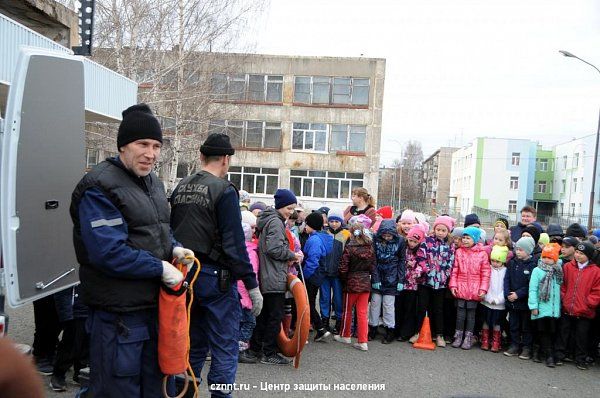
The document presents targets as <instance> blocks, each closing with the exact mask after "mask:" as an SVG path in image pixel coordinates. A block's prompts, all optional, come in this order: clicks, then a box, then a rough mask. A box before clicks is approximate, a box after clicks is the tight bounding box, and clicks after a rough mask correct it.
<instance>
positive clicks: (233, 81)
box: [211, 73, 283, 102]
mask: <svg viewBox="0 0 600 398" xmlns="http://www.w3.org/2000/svg"><path fill="white" fill-rule="evenodd" d="M211 85H212V93H213V96H214V97H215V99H217V100H219V99H220V100H234V101H251V102H282V100H283V76H282V75H255V74H249V75H245V74H229V75H228V74H224V73H213V75H212V80H211Z"/></svg>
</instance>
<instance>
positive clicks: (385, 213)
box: [377, 206, 394, 220]
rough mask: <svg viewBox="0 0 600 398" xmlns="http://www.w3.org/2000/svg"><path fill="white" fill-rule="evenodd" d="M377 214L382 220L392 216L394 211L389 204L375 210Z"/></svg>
mask: <svg viewBox="0 0 600 398" xmlns="http://www.w3.org/2000/svg"><path fill="white" fill-rule="evenodd" d="M377 214H379V215H380V216H381V218H383V219H384V220H387V219H390V218H392V217H393V216H394V211H393V210H392V207H391V206H383V207H381V208H379V210H377Z"/></svg>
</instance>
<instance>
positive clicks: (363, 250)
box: [240, 188, 600, 369]
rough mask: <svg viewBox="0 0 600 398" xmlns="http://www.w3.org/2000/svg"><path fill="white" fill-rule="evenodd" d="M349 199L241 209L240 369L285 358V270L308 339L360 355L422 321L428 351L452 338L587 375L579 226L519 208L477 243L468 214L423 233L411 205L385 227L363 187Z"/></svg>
mask: <svg viewBox="0 0 600 398" xmlns="http://www.w3.org/2000/svg"><path fill="white" fill-rule="evenodd" d="M352 200H353V204H352V206H349V207H348V208H347V209H345V210H343V209H328V208H320V209H318V210H316V211H314V212H312V213H309V214H305V210H304V209H303V208H302V207H301V206H300V205H298V203H297V200H296V197H295V196H294V194H293V193H292V192H291V191H289V190H284V189H280V190H278V191H277V193H276V194H275V206H274V207H273V208H265V207H261V208H258V207H255V208H254V209H253V211H252V212H250V209H252V206H250V205H249V204H248V205H247V210H246V209H243V211H242V223H243V226H244V231H245V233H246V239H247V241H248V244H247V248H248V253H249V256H250V259H251V260H252V263H253V265H254V266H255V270H257V276H258V278H259V283H260V285H261V290H262V293H263V295H264V297H265V305H264V308H263V312H262V313H261V315H260V316H259V317H258V320H254V319H251V317H252V315H251V314H249V312H248V311H244V316H243V319H242V324H241V326H240V351H241V353H240V361H241V362H252V363H253V362H257V361H259V360H260V361H261V362H262V363H267V364H287V363H289V360H288V359H287V358H285V357H283V356H281V355H280V354H277V350H276V342H275V337H276V336H277V334H278V333H279V331H280V329H281V324H282V321H283V324H284V331H285V332H286V333H290V326H291V328H292V329H293V320H288V321H285V320H284V307H285V305H284V303H285V290H286V289H285V283H286V275H287V273H289V272H292V273H298V271H300V272H299V274H300V276H301V277H302V278H303V280H304V283H305V285H306V289H307V295H308V301H309V305H310V314H311V323H312V327H313V328H314V330H315V331H316V334H315V336H314V340H315V341H327V338H328V337H329V336H330V335H331V334H333V338H334V340H335V341H338V342H341V343H344V344H351V343H352V337H355V338H356V342H355V343H354V344H353V346H354V347H355V348H357V349H359V350H362V351H367V350H368V342H369V341H373V340H375V339H376V338H377V335H378V334H379V333H380V332H383V333H382V335H383V336H382V339H381V342H382V343H384V344H390V343H392V342H393V341H395V340H397V341H408V342H409V343H415V342H417V341H419V331H420V329H421V325H422V324H423V321H424V319H425V317H426V316H429V318H430V319H431V336H432V339H433V341H434V342H435V344H436V345H437V346H438V347H446V344H447V343H449V342H451V343H452V347H455V348H459V347H460V348H462V349H465V350H469V349H471V348H472V347H473V346H474V345H475V344H476V343H479V345H480V347H481V349H482V350H486V351H487V350H489V351H491V352H495V353H497V352H500V351H501V350H502V349H505V351H504V354H505V355H507V356H518V357H519V358H521V359H524V360H527V359H531V358H533V359H534V360H535V361H537V362H545V364H546V365H547V366H549V367H554V366H556V365H562V364H563V363H564V362H567V361H573V362H575V364H576V366H577V367H578V368H579V369H587V367H588V366H589V364H591V363H594V361H595V359H596V357H597V356H598V343H599V340H600V323H599V318H600V317H599V316H598V312H599V304H600V267H599V265H598V264H599V263H600V261H599V260H600V254H599V251H598V249H597V248H596V246H598V239H596V236H594V235H590V236H589V237H588V236H587V232H586V231H585V229H584V228H583V227H582V226H580V225H579V224H573V225H571V226H569V228H567V230H566V233H563V229H562V228H561V227H560V226H559V225H554V224H550V225H548V227H547V229H546V232H544V231H543V228H542V226H541V225H540V224H539V223H537V221H536V217H535V215H536V212H535V209H533V208H531V207H528V206H526V207H524V208H523V209H522V211H521V222H519V223H518V224H517V225H515V226H513V227H512V228H509V222H508V221H507V220H506V219H504V218H499V219H498V220H497V221H496V222H495V224H494V226H493V235H492V236H491V237H490V238H489V239H487V237H486V234H485V231H484V230H483V229H482V228H481V223H480V221H479V218H478V217H477V215H475V214H470V215H468V216H466V217H465V223H464V226H463V227H459V226H455V220H454V219H453V218H452V217H450V216H448V215H441V216H437V217H435V219H433V222H432V223H431V226H430V225H429V224H428V222H427V217H426V216H424V215H423V214H420V213H416V212H413V211H412V210H405V211H403V212H402V214H400V215H399V216H398V217H397V218H396V219H395V220H394V219H392V209H391V208H389V207H386V208H381V209H379V210H376V209H375V207H374V203H373V198H372V197H371V196H370V195H369V194H368V192H367V191H366V190H364V189H363V188H357V189H355V190H353V192H352ZM256 210H258V211H256ZM255 215H258V221H257V218H256V217H255ZM300 249H301V250H300ZM240 290H241V291H242V301H241V302H242V306H243V307H244V308H246V307H247V303H246V301H247V298H246V297H245V296H244V294H243V287H241V288H240ZM317 296H319V301H317ZM317 304H319V307H320V308H319V310H320V312H319V311H317ZM285 312H288V313H289V312H291V311H290V310H289V309H288V310H287V311H285ZM291 313H292V315H293V312H291ZM290 317H291V316H290ZM331 320H335V322H334V325H333V326H332V322H331ZM255 323H256V328H254V324H255ZM290 324H291V325H290ZM253 329H254V330H253Z"/></svg>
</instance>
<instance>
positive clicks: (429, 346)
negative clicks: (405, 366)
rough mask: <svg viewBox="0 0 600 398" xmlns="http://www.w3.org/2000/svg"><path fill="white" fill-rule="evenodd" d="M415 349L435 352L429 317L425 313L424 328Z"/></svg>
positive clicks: (414, 345)
mask: <svg viewBox="0 0 600 398" xmlns="http://www.w3.org/2000/svg"><path fill="white" fill-rule="evenodd" d="M413 347H415V348H419V349H421V350H435V343H434V342H433V341H432V340H431V328H430V327H429V317H428V316H427V313H425V319H423V326H421V331H420V332H419V339H418V340H417V342H416V343H415V344H413Z"/></svg>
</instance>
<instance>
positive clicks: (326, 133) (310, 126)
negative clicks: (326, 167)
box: [290, 122, 330, 154]
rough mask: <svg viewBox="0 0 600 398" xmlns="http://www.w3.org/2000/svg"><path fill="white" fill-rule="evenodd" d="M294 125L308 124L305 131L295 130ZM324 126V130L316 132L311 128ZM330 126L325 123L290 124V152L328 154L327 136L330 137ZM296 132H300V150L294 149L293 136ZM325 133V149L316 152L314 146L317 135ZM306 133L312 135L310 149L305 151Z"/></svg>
mask: <svg viewBox="0 0 600 398" xmlns="http://www.w3.org/2000/svg"><path fill="white" fill-rule="evenodd" d="M296 124H308V128H307V129H302V128H296V127H295V126H294V125H296ZM321 124H322V125H324V126H325V130H317V129H314V128H312V126H313V125H321ZM329 130H330V125H329V124H327V123H302V122H294V123H292V145H291V148H290V150H291V151H292V152H310V153H322V154H328V153H329V136H330V131H329ZM297 131H301V132H302V148H301V149H299V148H294V136H295V134H296V132H297ZM323 132H324V133H325V149H323V150H316V149H315V146H316V143H317V133H323ZM307 133H312V145H313V147H312V149H306V135H307Z"/></svg>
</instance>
